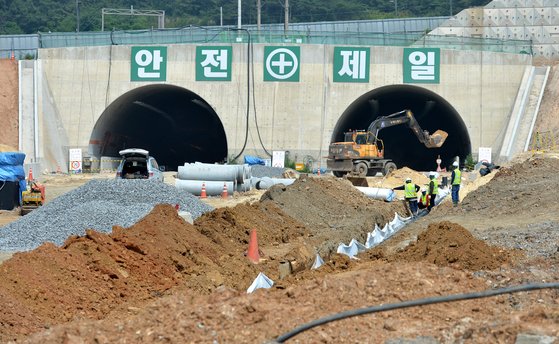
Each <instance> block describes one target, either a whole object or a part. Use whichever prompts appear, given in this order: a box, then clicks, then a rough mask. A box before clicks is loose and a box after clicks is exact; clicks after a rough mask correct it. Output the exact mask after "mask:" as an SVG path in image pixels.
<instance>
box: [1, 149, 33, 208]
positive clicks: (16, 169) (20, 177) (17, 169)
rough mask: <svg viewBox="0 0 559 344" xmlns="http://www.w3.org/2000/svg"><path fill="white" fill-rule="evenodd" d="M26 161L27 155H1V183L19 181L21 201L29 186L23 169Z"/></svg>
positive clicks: (9, 153)
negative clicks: (22, 194)
mask: <svg viewBox="0 0 559 344" xmlns="http://www.w3.org/2000/svg"><path fill="white" fill-rule="evenodd" d="M24 161H25V153H17V152H7V153H0V181H6V182H17V181H19V198H20V201H21V193H22V192H23V191H25V190H26V189H27V184H26V183H25V170H24V169H23V162H24Z"/></svg>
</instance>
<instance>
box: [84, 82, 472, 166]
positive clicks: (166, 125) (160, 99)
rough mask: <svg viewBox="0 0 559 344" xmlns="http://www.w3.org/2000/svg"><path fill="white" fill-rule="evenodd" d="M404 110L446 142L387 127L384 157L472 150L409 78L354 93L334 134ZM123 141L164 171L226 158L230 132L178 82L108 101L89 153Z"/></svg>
mask: <svg viewBox="0 0 559 344" xmlns="http://www.w3.org/2000/svg"><path fill="white" fill-rule="evenodd" d="M403 109H410V110H412V112H413V113H414V115H415V117H416V119H417V121H418V123H419V125H420V126H421V127H422V128H423V129H424V130H428V131H429V132H430V133H433V132H434V131H436V130H437V129H442V130H444V131H446V132H448V134H449V135H448V138H447V140H446V142H445V144H444V145H443V146H442V147H441V148H431V149H430V148H426V147H425V146H423V145H422V144H421V143H420V142H419V141H418V140H417V137H416V136H415V135H414V134H413V132H412V131H411V130H410V129H409V128H408V127H407V126H406V125H399V126H394V127H390V128H385V129H383V130H381V131H380V133H379V137H380V138H381V139H382V140H383V141H384V144H385V157H387V158H390V159H392V160H393V161H394V162H395V163H396V165H397V166H398V167H403V166H408V167H410V168H412V169H415V170H420V171H421V170H422V171H427V170H434V169H435V168H436V162H435V160H436V159H437V157H438V156H440V157H441V159H442V164H441V166H442V167H448V166H449V165H450V164H451V163H452V160H453V159H454V157H456V156H459V157H460V159H461V160H463V159H465V157H466V156H467V155H468V154H470V152H471V143H470V138H469V135H468V131H467V128H466V126H465V124H464V122H463V121H462V119H461V117H460V115H459V114H458V113H457V112H456V110H455V109H454V108H453V107H452V106H451V105H450V104H449V103H448V102H447V101H446V100H445V99H444V98H442V97H440V96H439V95H437V94H436V93H434V92H431V91H429V90H427V89H424V88H422V87H417V86H411V85H391V86H384V87H380V88H377V89H375V90H372V91H370V92H368V93H366V94H364V95H363V96H361V97H359V98H358V99H356V100H355V101H354V102H353V103H352V104H351V105H350V106H349V107H348V108H347V109H346V111H345V112H344V113H343V114H342V116H341V117H340V119H339V120H338V123H337V124H336V127H335V128H334V131H333V135H332V141H342V140H343V134H344V132H345V131H348V130H350V129H366V128H367V127H368V126H369V124H370V123H371V122H372V121H373V120H374V119H376V118H377V117H379V116H384V115H388V114H391V113H394V112H398V111H401V110H403ZM124 148H143V149H147V150H148V151H150V154H151V155H153V156H154V157H156V159H157V160H158V162H159V164H160V165H163V166H165V168H166V169H167V170H176V169H177V166H179V165H182V164H184V163H185V162H195V161H200V162H206V163H214V162H223V161H225V160H226V159H227V138H226V135H225V130H224V127H223V124H222V123H221V120H220V119H219V117H218V115H217V113H216V112H215V111H214V110H213V108H212V107H211V106H210V105H209V104H208V103H207V102H206V101H205V100H203V99H202V98H201V97H200V96H198V95H197V94H195V93H194V92H192V91H189V90H187V89H184V88H181V87H178V86H173V85H148V86H143V87H139V88H137V89H134V90H132V91H130V92H127V93H125V94H123V95H122V96H121V97H119V98H118V99H116V100H115V101H114V102H113V103H112V104H110V105H109V106H108V107H107V108H106V109H105V111H104V112H103V114H102V115H101V116H100V118H99V120H98V121H97V123H96V124H95V127H94V129H93V132H92V134H91V138H90V153H91V154H92V155H93V156H95V157H97V158H99V157H102V156H106V157H118V156H119V154H118V152H119V151H120V150H121V149H124Z"/></svg>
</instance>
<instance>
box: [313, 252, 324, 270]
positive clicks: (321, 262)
mask: <svg viewBox="0 0 559 344" xmlns="http://www.w3.org/2000/svg"><path fill="white" fill-rule="evenodd" d="M322 265H324V260H322V258H321V257H320V255H319V254H318V253H317V254H316V258H315V259H314V264H313V265H312V266H311V270H314V269H318V268H319V267H321V266H322Z"/></svg>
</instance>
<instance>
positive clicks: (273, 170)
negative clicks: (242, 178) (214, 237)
mask: <svg viewBox="0 0 559 344" xmlns="http://www.w3.org/2000/svg"><path fill="white" fill-rule="evenodd" d="M284 171H285V168H282V167H272V166H264V165H252V166H251V174H252V176H253V177H256V178H262V177H270V178H281V177H282V176H283V172H284Z"/></svg>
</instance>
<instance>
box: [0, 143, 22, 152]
mask: <svg viewBox="0 0 559 344" xmlns="http://www.w3.org/2000/svg"><path fill="white" fill-rule="evenodd" d="M17 151H18V150H17V149H16V148H14V147H12V146H8V145H4V144H1V143H0V153H4V152H17Z"/></svg>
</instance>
